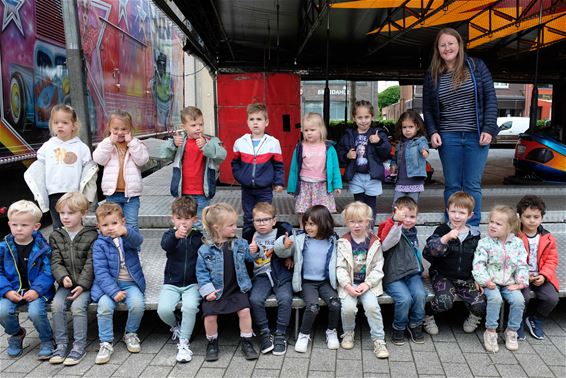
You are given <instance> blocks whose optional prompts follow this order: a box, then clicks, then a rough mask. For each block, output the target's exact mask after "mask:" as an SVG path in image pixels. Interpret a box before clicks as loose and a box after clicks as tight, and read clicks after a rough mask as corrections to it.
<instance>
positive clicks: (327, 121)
mask: <svg viewBox="0 0 566 378" xmlns="http://www.w3.org/2000/svg"><path fill="white" fill-rule="evenodd" d="M329 54H330V12H328V13H327V14H326V67H325V73H326V86H325V87H324V104H323V109H322V110H323V111H322V112H323V118H324V123H325V124H326V127H330V88H328V60H329V57H328V55H329Z"/></svg>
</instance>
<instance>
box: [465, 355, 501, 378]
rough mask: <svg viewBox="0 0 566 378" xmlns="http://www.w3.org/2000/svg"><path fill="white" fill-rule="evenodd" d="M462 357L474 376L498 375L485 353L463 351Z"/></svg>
mask: <svg viewBox="0 0 566 378" xmlns="http://www.w3.org/2000/svg"><path fill="white" fill-rule="evenodd" d="M476 351H477V350H476ZM464 357H465V358H466V361H467V362H468V366H469V367H470V369H471V370H472V373H473V374H474V375H475V376H479V375H481V376H483V377H496V376H498V375H499V373H498V372H497V370H496V369H495V366H494V365H493V362H491V359H490V358H489V357H488V356H487V354H486V353H464Z"/></svg>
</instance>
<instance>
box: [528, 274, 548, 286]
mask: <svg viewBox="0 0 566 378" xmlns="http://www.w3.org/2000/svg"><path fill="white" fill-rule="evenodd" d="M544 281H546V278H544V276H543V275H542V274H539V275H538V276H536V277H533V280H532V281H531V282H532V283H533V284H534V285H535V286H540V285H542V284H543V283H544Z"/></svg>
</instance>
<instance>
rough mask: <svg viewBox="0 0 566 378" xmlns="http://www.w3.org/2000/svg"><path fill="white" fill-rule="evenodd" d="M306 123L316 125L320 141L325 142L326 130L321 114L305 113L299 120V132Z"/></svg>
mask: <svg viewBox="0 0 566 378" xmlns="http://www.w3.org/2000/svg"><path fill="white" fill-rule="evenodd" d="M307 123H309V124H311V125H313V126H315V127H318V130H319V131H320V141H321V142H325V141H326V137H327V135H328V132H327V131H326V126H325V125H324V120H323V119H322V116H321V115H320V114H319V113H312V112H310V113H307V114H305V116H304V117H303V120H302V121H301V132H303V131H304V130H305V124H307Z"/></svg>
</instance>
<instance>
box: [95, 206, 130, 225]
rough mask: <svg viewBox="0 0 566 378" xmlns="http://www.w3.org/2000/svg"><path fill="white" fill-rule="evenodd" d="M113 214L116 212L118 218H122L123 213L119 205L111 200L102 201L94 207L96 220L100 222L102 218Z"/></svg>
mask: <svg viewBox="0 0 566 378" xmlns="http://www.w3.org/2000/svg"><path fill="white" fill-rule="evenodd" d="M113 214H116V215H117V216H118V218H120V219H123V218H124V213H123V212H122V208H121V207H120V205H118V204H117V203H113V202H104V203H103V204H102V205H100V206H98V208H97V209H96V220H97V221H98V222H100V220H101V219H102V218H104V217H107V216H109V215H113Z"/></svg>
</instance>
